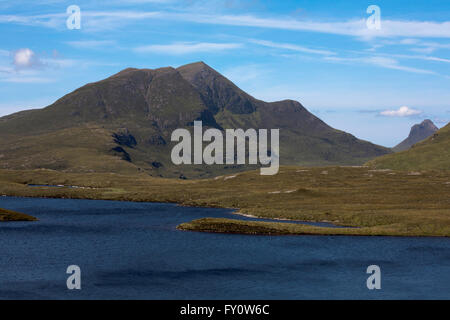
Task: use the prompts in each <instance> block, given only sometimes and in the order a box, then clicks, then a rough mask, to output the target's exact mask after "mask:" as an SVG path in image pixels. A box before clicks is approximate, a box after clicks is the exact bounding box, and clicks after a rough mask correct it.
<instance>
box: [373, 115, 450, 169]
mask: <svg viewBox="0 0 450 320" xmlns="http://www.w3.org/2000/svg"><path fill="white" fill-rule="evenodd" d="M367 164H368V165H369V166H372V167H375V168H380V169H396V170H450V123H449V124H447V125H446V126H445V127H444V128H442V129H440V130H438V131H437V132H435V133H434V134H433V135H432V136H431V137H428V138H427V139H425V140H424V141H422V142H419V143H417V144H415V145H413V146H412V147H411V148H410V149H408V150H406V151H402V152H398V153H395V154H389V155H385V156H382V157H379V158H376V159H374V160H372V161H369V162H368V163H367Z"/></svg>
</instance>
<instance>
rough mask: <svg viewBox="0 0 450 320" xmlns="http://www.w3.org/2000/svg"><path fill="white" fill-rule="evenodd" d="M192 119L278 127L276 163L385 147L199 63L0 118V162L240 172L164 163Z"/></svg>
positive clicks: (359, 158)
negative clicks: (253, 92)
mask: <svg viewBox="0 0 450 320" xmlns="http://www.w3.org/2000/svg"><path fill="white" fill-rule="evenodd" d="M194 120H202V121H203V125H204V126H208V127H215V128H218V129H221V130H222V129H224V128H243V129H247V128H256V129H258V128H267V129H272V128H279V129H280V161H281V164H285V165H306V166H316V165H359V164H362V163H364V162H366V161H367V160H370V159H372V158H375V157H377V156H380V155H384V154H387V153H390V152H391V151H390V149H387V148H384V147H381V146H377V145H374V144H372V143H369V142H366V141H362V140H359V139H357V138H355V137H354V136H352V135H350V134H348V133H345V132H342V131H339V130H336V129H333V128H331V127H330V126H328V125H327V124H326V123H324V122H323V121H321V120H320V119H318V118H317V117H315V116H314V115H312V114H311V113H310V112H308V111H307V110H306V109H305V108H304V107H303V106H302V105H301V104H300V103H299V102H296V101H292V100H285V101H279V102H273V103H267V102H264V101H261V100H257V99H255V98H253V97H251V96H250V95H248V94H247V93H245V92H244V91H242V90H241V89H239V88H238V87H237V86H236V85H234V84H233V83H232V82H231V81H229V80H228V79H226V78H225V77H223V76H222V75H220V74H219V73H218V72H216V71H215V70H213V69H212V68H210V67H209V66H207V65H206V64H204V63H202V62H199V63H193V64H189V65H186V66H182V67H180V68H178V69H174V68H171V67H168V68H160V69H155V70H150V69H133V68H129V69H125V70H123V71H121V72H119V73H117V74H115V75H113V76H111V77H109V78H107V79H105V80H102V81H99V82H95V83H90V84H87V85H85V86H83V87H81V88H79V89H77V90H75V91H73V92H71V93H69V94H67V95H66V96H64V97H62V98H61V99H59V100H57V101H56V102H55V103H53V104H52V105H50V106H48V107H46V108H44V109H39V110H29V111H24V112H19V113H16V114H12V115H9V116H6V117H3V118H0V139H1V140H2V142H3V143H2V144H1V145H0V168H3V169H37V168H46V169H53V170H59V171H66V172H114V173H123V174H134V173H138V172H145V173H147V174H149V175H151V176H163V177H188V178H193V177H207V176H213V175H218V174H222V173H228V172H235V171H242V170H247V169H249V168H250V167H249V166H237V165H236V166H226V165H223V166H219V165H218V166H194V165H192V166H182V167H177V166H175V165H173V164H172V162H171V159H170V151H171V149H172V147H173V145H174V144H173V143H171V141H170V136H171V133H172V132H173V130H175V129H177V128H188V129H192V125H193V121H194ZM252 168H255V167H252Z"/></svg>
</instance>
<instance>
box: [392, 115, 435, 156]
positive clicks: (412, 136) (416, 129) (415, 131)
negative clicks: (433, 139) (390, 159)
mask: <svg viewBox="0 0 450 320" xmlns="http://www.w3.org/2000/svg"><path fill="white" fill-rule="evenodd" d="M438 130H439V128H438V127H436V126H435V125H434V123H433V121H431V120H430V119H426V120H424V121H422V122H421V123H419V124H415V125H414V126H413V127H412V128H411V131H410V133H409V136H408V138H406V139H405V140H403V141H402V142H401V143H399V144H398V145H397V146H395V147H394V148H393V149H394V150H395V151H397V152H399V151H405V150H407V149H409V148H411V147H412V146H413V145H414V144H416V143H418V142H420V141H422V140H425V139H426V138H428V137H429V136H431V135H432V134H434V133H435V132H436V131H438Z"/></svg>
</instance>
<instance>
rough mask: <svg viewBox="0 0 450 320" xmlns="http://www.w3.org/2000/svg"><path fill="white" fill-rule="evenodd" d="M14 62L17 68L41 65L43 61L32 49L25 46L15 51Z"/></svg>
mask: <svg viewBox="0 0 450 320" xmlns="http://www.w3.org/2000/svg"><path fill="white" fill-rule="evenodd" d="M13 64H14V66H15V67H16V68H17V69H26V68H33V67H36V66H40V65H41V64H42V63H41V61H40V60H39V59H38V57H37V56H36V54H35V53H34V52H33V51H32V50H31V49H28V48H24V49H19V50H17V51H15V52H14V53H13Z"/></svg>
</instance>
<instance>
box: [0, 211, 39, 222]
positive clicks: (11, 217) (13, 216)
mask: <svg viewBox="0 0 450 320" xmlns="http://www.w3.org/2000/svg"><path fill="white" fill-rule="evenodd" d="M36 220H37V219H36V218H35V217H32V216H29V215H27V214H24V213H20V212H15V211H11V210H6V209H2V208H0V222H6V221H36Z"/></svg>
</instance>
